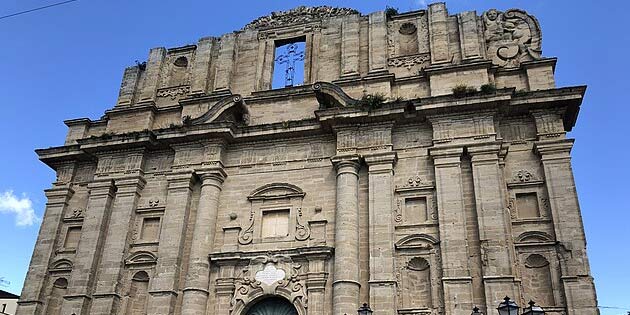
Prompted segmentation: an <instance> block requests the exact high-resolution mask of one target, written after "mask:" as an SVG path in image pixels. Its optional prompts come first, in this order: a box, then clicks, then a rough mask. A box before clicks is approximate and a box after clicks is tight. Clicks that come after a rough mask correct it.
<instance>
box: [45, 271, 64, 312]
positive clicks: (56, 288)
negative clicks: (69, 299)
mask: <svg viewBox="0 0 630 315" xmlns="http://www.w3.org/2000/svg"><path fill="white" fill-rule="evenodd" d="M67 291H68V279H66V278H63V277H61V278H57V279H55V281H54V282H53V283H52V286H51V287H50V290H49V293H48V302H47V304H48V305H46V314H48V315H60V314H61V304H62V303H63V296H64V295H66V292H67Z"/></svg>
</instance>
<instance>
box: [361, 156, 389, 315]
mask: <svg viewBox="0 0 630 315" xmlns="http://www.w3.org/2000/svg"><path fill="white" fill-rule="evenodd" d="M365 162H366V163H367V165H368V172H369V175H368V176H369V222H370V230H369V246H370V282H369V283H370V307H371V308H372V310H373V311H374V314H375V315H385V314H391V313H392V312H394V311H395V310H396V273H395V266H394V242H395V240H394V234H395V232H394V218H393V217H392V209H393V194H394V184H393V177H394V164H395V163H396V153H395V152H386V153H382V154H374V155H370V156H367V157H365Z"/></svg>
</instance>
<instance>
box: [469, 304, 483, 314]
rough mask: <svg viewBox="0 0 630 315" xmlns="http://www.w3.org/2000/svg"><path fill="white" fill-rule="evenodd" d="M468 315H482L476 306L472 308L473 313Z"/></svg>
mask: <svg viewBox="0 0 630 315" xmlns="http://www.w3.org/2000/svg"><path fill="white" fill-rule="evenodd" d="M470 315H483V313H481V312H480V311H479V308H478V307H477V306H475V307H473V311H472V313H470Z"/></svg>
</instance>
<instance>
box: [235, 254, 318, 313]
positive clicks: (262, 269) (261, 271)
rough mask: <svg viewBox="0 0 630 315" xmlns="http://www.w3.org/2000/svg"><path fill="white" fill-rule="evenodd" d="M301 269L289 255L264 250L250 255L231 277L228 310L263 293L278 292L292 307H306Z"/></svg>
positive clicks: (238, 307)
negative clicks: (233, 280) (234, 277)
mask: <svg viewBox="0 0 630 315" xmlns="http://www.w3.org/2000/svg"><path fill="white" fill-rule="evenodd" d="M301 268H302V266H301V265H300V264H296V263H293V261H292V260H291V258H290V257H289V256H284V255H273V254H271V253H268V254H267V255H266V256H259V257H256V258H253V259H252V260H251V261H250V264H249V265H248V266H247V267H245V268H243V270H242V271H241V274H240V276H239V277H237V279H236V280H235V283H236V290H235V291H234V296H233V298H232V300H231V303H230V304H231V310H232V311H234V310H238V309H242V308H243V307H244V306H245V305H248V304H249V303H250V302H251V301H253V300H256V299H258V298H260V297H261V296H267V295H279V296H282V297H284V298H286V299H288V300H289V301H290V302H292V303H293V305H295V306H299V307H300V308H302V309H304V308H306V307H307V302H308V300H307V295H306V284H305V280H304V279H305V277H304V276H303V275H301V274H300V272H301Z"/></svg>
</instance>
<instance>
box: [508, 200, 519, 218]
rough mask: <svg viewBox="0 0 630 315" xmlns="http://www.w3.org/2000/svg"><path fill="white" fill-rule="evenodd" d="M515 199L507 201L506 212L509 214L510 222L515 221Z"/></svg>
mask: <svg viewBox="0 0 630 315" xmlns="http://www.w3.org/2000/svg"><path fill="white" fill-rule="evenodd" d="M515 203H516V199H514V198H510V199H508V205H507V211H508V212H509V213H510V217H511V218H512V220H516V219H517V217H516V209H515Z"/></svg>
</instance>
